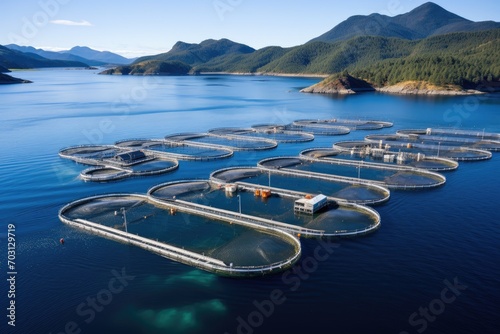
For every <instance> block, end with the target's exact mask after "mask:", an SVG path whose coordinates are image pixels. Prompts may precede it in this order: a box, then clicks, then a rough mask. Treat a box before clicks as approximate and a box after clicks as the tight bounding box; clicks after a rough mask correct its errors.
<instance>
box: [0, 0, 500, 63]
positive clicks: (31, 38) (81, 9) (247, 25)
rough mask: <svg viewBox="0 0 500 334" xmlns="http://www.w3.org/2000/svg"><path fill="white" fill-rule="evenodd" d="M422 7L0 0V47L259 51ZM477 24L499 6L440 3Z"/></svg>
mask: <svg viewBox="0 0 500 334" xmlns="http://www.w3.org/2000/svg"><path fill="white" fill-rule="evenodd" d="M425 2H426V1H420V0H383V1H374V0H357V1H352V2H351V1H345V0H343V1H337V0H289V1H285V0H268V1H265V0H141V1H135V0H99V1H97V0H0V12H1V13H2V14H3V15H2V20H1V21H0V44H1V45H4V44H10V43H15V44H20V45H30V46H35V47H38V48H43V49H47V50H49V49H52V50H61V49H69V48H71V47H73V46H75V45H81V46H83V45H85V46H89V47H92V48H94V49H97V50H109V51H113V52H116V53H119V54H122V55H124V56H126V57H134V56H140V55H148V54H157V53H161V52H166V51H168V50H170V48H171V47H172V46H173V45H174V44H175V42H177V41H179V40H181V41H184V42H189V43H199V42H201V41H203V40H205V39H208V38H214V39H219V38H229V39H231V40H233V41H236V42H240V43H244V44H247V45H249V46H251V47H254V48H256V49H258V48H261V47H264V46H269V45H279V46H283V47H288V46H295V45H299V44H303V43H305V42H307V41H308V40H310V39H312V38H314V37H317V36H319V35H321V34H323V33H324V32H326V31H328V30H330V29H331V28H333V27H334V26H335V25H336V24H338V23H340V22H342V21H343V20H345V19H347V18H348V17H350V16H352V15H358V14H359V15H368V14H371V13H381V14H385V15H389V16H395V15H398V14H402V13H406V12H408V11H410V10H412V9H413V8H415V7H417V6H419V5H421V4H423V3H425ZM434 2H435V3H437V4H438V5H440V6H442V7H444V8H445V9H447V10H449V11H451V12H453V13H456V14H458V15H460V16H463V17H465V18H467V19H470V20H473V21H484V20H494V21H500V1H498V0H481V1H475V2H470V1H457V0H454V1H453V0H435V1H434Z"/></svg>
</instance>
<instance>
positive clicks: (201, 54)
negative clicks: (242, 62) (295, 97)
mask: <svg viewBox="0 0 500 334" xmlns="http://www.w3.org/2000/svg"><path fill="white" fill-rule="evenodd" d="M254 51H255V49H253V48H251V47H249V46H248V45H244V44H239V43H235V42H233V41H230V40H228V39H220V40H214V39H208V40H205V41H203V42H201V43H199V44H190V43H184V42H177V43H176V44H175V45H174V46H173V47H172V49H171V50H170V51H168V52H166V53H162V54H159V55H156V56H147V57H141V58H138V59H137V60H136V61H135V62H134V64H137V63H140V62H143V61H145V60H161V61H172V60H175V61H181V62H183V63H186V64H188V65H197V64H203V63H206V62H208V61H210V60H212V59H214V58H216V57H220V56H224V55H239V54H249V53H253V52H254Z"/></svg>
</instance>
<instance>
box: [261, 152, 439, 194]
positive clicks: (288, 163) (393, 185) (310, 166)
mask: <svg viewBox="0 0 500 334" xmlns="http://www.w3.org/2000/svg"><path fill="white" fill-rule="evenodd" d="M258 166H259V167H262V168H267V169H277V170H280V171H281V172H285V173H286V172H288V173H297V174H302V175H304V176H306V177H307V176H332V177H335V178H336V177H345V178H350V179H356V178H357V179H358V180H360V179H363V180H365V182H371V183H373V184H376V185H381V186H386V187H388V188H390V189H401V190H405V189H424V188H433V187H438V186H441V185H443V184H444V183H445V182H446V178H445V177H444V176H443V175H441V174H438V173H435V172H430V171H426V170H423V169H418V168H411V167H404V166H394V165H386V164H380V163H364V162H363V161H360V162H355V161H344V160H340V159H339V160H322V159H313V160H311V159H304V158H300V157H277V158H267V159H264V160H262V161H260V162H259V163H258Z"/></svg>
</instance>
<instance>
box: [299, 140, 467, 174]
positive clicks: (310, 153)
mask: <svg viewBox="0 0 500 334" xmlns="http://www.w3.org/2000/svg"><path fill="white" fill-rule="evenodd" d="M343 143H345V144H346V146H347V148H342V144H343ZM363 144H366V142H359V145H360V147H359V148H353V147H354V146H353V145H356V142H338V143H335V144H334V147H335V148H328V147H324V148H310V149H306V150H304V151H302V152H300V156H301V157H303V158H306V159H314V160H320V161H323V160H324V161H334V162H343V161H344V162H345V161H350V162H355V163H356V162H357V163H359V162H361V161H363V163H364V164H369V163H383V164H384V165H397V166H407V167H413V168H420V169H426V170H430V171H435V172H446V171H452V170H456V169H457V168H458V162H457V161H455V160H452V159H446V158H438V157H435V156H426V155H425V154H423V153H420V152H417V153H410V152H391V151H389V150H387V149H384V148H378V147H375V148H372V147H371V146H370V145H363Z"/></svg>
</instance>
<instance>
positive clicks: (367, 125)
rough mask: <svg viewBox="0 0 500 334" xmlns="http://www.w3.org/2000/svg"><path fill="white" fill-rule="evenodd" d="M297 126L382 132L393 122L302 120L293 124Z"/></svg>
mask: <svg viewBox="0 0 500 334" xmlns="http://www.w3.org/2000/svg"><path fill="white" fill-rule="evenodd" d="M292 124H293V125H295V126H306V127H307V126H344V127H347V128H349V129H350V130H351V131H356V130H380V129H384V128H389V127H392V126H393V123H391V122H384V121H375V120H361V119H341V118H333V119H301V120H296V121H294V122H293V123H292Z"/></svg>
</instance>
